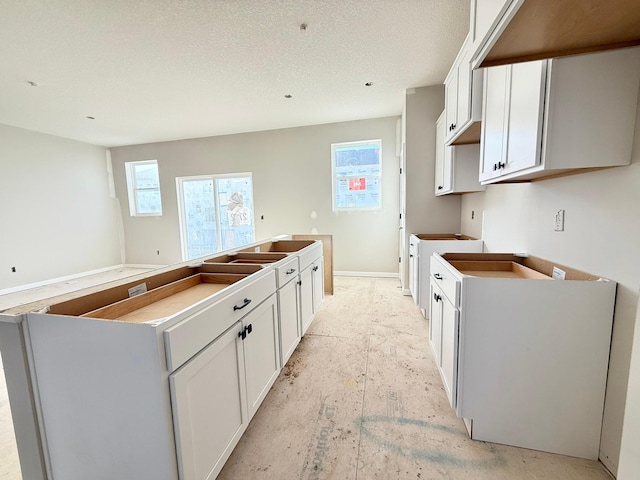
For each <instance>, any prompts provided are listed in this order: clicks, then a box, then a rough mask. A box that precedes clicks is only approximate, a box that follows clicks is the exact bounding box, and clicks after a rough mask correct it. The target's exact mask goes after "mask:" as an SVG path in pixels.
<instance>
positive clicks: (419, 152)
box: [403, 85, 460, 290]
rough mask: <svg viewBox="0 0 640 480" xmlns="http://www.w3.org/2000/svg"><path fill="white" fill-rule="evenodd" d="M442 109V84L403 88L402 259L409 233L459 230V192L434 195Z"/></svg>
mask: <svg viewBox="0 0 640 480" xmlns="http://www.w3.org/2000/svg"><path fill="white" fill-rule="evenodd" d="M443 110H444V85H433V86H430V87H421V88H412V89H410V90H407V92H406V96H405V107H404V115H403V141H404V143H405V150H406V155H405V156H406V198H407V207H406V208H407V210H406V225H405V236H404V242H405V255H404V257H405V260H406V257H407V255H406V252H408V248H409V246H408V244H409V235H411V234H412V233H458V232H459V231H460V196H459V195H444V196H441V197H436V196H435V195H434V191H435V164H436V120H437V119H438V117H439V116H440V114H441V113H442V111H443ZM403 267H404V268H403V271H404V278H405V281H404V285H405V287H406V286H407V285H408V275H409V272H408V268H407V267H406V261H405V262H404V265H403ZM405 290H406V288H405Z"/></svg>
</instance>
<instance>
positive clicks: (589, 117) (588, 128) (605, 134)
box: [479, 48, 640, 184]
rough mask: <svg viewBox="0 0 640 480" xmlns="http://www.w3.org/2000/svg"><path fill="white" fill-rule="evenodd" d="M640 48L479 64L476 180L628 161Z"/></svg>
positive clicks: (515, 177)
mask: <svg viewBox="0 0 640 480" xmlns="http://www.w3.org/2000/svg"><path fill="white" fill-rule="evenodd" d="M639 83H640V49H638V48H631V49H621V50H614V51H608V52H602V53H596V54H587V55H579V56H574V57H563V58H558V59H553V60H540V61H535V62H525V63H518V64H514V65H506V66H499V67H491V68H487V69H485V77H484V95H483V121H482V135H481V149H480V176H479V178H480V182H481V183H482V184H489V183H494V182H505V181H512V180H514V181H523V180H532V179H535V178H540V177H545V176H553V175H559V174H566V173H572V172H573V173H575V172H579V171H585V170H588V169H594V168H604V167H613V166H620V165H628V164H629V163H630V161H631V148H632V145H633V133H634V128H635V116H636V113H635V107H634V105H637V100H638V85H639Z"/></svg>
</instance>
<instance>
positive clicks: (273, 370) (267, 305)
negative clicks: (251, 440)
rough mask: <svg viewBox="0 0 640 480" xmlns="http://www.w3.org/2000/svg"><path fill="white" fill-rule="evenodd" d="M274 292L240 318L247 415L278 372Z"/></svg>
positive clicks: (263, 394) (278, 353) (264, 393)
mask: <svg viewBox="0 0 640 480" xmlns="http://www.w3.org/2000/svg"><path fill="white" fill-rule="evenodd" d="M275 297H276V296H275V294H274V295H271V296H270V297H269V298H268V299H267V300H265V301H264V302H263V303H262V304H261V305H260V306H258V307H256V308H255V309H254V310H253V311H252V312H251V313H249V314H247V316H246V317H244V318H243V319H242V325H243V327H244V329H245V331H246V332H247V336H246V338H245V339H244V364H245V372H246V378H247V398H248V410H249V418H251V417H253V414H254V413H255V412H256V410H258V407H259V406H260V404H261V403H262V400H264V397H265V396H266V395H267V393H268V392H269V389H270V388H271V385H273V382H275V380H276V377H277V376H278V374H279V373H280V347H279V339H278V317H277V309H276V298H275Z"/></svg>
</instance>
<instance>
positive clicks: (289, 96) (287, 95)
mask: <svg viewBox="0 0 640 480" xmlns="http://www.w3.org/2000/svg"><path fill="white" fill-rule="evenodd" d="M284 98H293V95H289V94H288V93H287V94H286V95H285V96H284Z"/></svg>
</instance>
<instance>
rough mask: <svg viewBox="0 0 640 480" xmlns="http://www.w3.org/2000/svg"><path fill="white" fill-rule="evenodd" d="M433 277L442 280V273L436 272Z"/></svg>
mask: <svg viewBox="0 0 640 480" xmlns="http://www.w3.org/2000/svg"><path fill="white" fill-rule="evenodd" d="M433 278H435V279H436V280H442V275H440V274H439V273H434V274H433Z"/></svg>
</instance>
